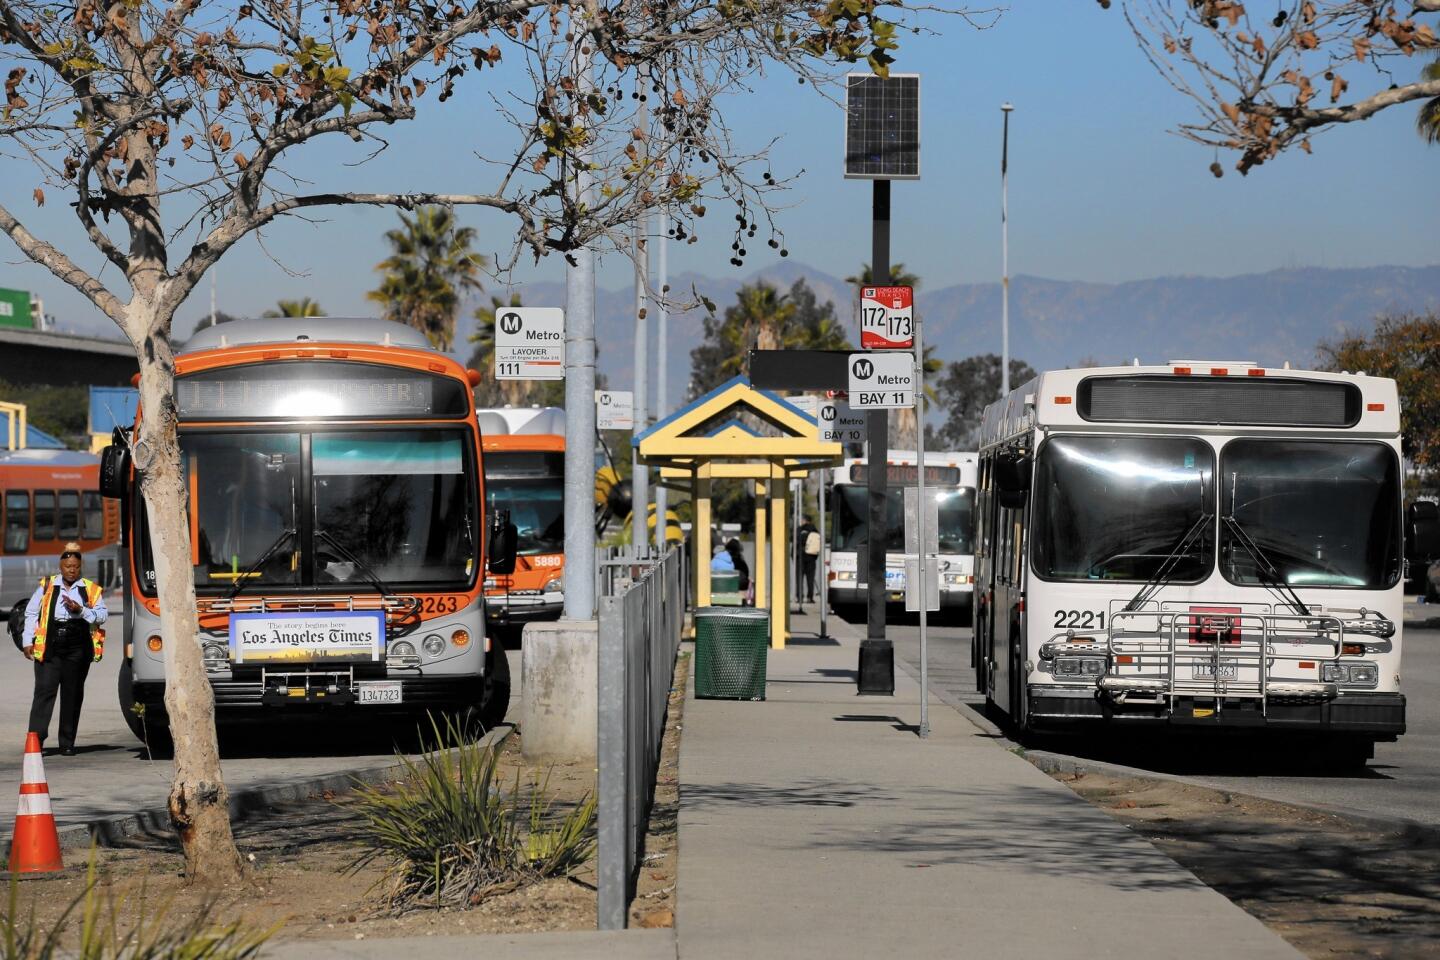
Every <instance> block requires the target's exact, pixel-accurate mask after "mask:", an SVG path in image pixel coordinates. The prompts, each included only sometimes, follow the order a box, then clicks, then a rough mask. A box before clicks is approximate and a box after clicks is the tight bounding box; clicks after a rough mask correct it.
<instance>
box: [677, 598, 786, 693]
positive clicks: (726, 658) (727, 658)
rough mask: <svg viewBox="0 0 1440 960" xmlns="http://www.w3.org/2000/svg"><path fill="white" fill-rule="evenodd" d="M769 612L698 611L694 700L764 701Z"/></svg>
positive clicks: (746, 609)
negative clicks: (695, 698)
mask: <svg viewBox="0 0 1440 960" xmlns="http://www.w3.org/2000/svg"><path fill="white" fill-rule="evenodd" d="M769 649H770V611H768V610H761V609H757V608H755V607H701V608H700V609H699V610H696V611H695V696H696V697H697V698H699V699H701V700H764V699H765V660H766V655H767V651H768V650H769Z"/></svg>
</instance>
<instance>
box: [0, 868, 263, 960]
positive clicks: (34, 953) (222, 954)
mask: <svg viewBox="0 0 1440 960" xmlns="http://www.w3.org/2000/svg"><path fill="white" fill-rule="evenodd" d="M19 886H20V885H19V882H18V880H17V879H16V878H15V877H13V876H12V877H11V879H10V895H9V899H8V903H7V909H6V911H5V913H4V915H3V916H0V960H121V958H124V960H252V958H254V957H257V956H259V953H260V950H261V948H262V947H263V946H264V945H265V943H266V941H268V940H269V939H270V938H271V937H272V936H274V935H275V932H276V930H277V929H278V927H272V928H270V929H267V930H258V929H255V928H251V927H248V926H246V925H245V924H244V923H242V922H241V921H238V920H237V921H233V922H230V923H216V922H215V921H214V920H213V919H211V917H212V914H213V913H214V912H215V909H216V907H217V902H216V901H214V900H212V901H210V902H208V903H207V904H206V905H205V906H203V907H202V908H201V909H200V910H198V911H196V912H195V914H194V915H193V916H190V917H188V918H184V919H179V920H177V919H175V918H174V917H173V916H172V915H171V913H170V907H171V901H170V900H166V901H165V902H164V903H162V904H160V906H159V907H157V908H154V909H153V911H152V909H151V907H150V904H149V901H148V899H147V897H146V888H145V885H144V884H143V883H142V884H141V886H140V890H139V893H138V895H137V896H136V897H135V898H133V900H132V898H131V897H130V896H128V895H126V894H121V895H119V896H117V895H116V894H115V893H114V892H113V891H112V890H111V889H109V887H102V885H101V884H100V883H99V882H98V881H97V878H96V875H95V860H94V857H93V855H92V857H91V860H90V867H89V870H88V871H87V872H86V875H85V886H84V888H83V889H82V890H81V891H80V893H79V894H78V895H77V896H76V897H75V899H74V900H72V901H70V903H69V905H68V906H66V908H65V910H64V912H63V913H61V914H60V916H59V917H58V918H57V919H56V920H55V921H54V922H53V923H52V924H50V925H49V926H48V927H46V926H43V925H41V924H40V923H39V921H37V920H36V917H35V904H34V903H33V902H32V903H31V904H30V910H29V912H28V914H26V915H25V916H23V917H22V916H21V914H20V911H19V909H18V907H19V902H18V901H19ZM135 901H138V902H135ZM132 915H133V916H134V920H133V922H132V921H129V920H122V919H121V918H122V916H132ZM77 919H78V920H79V924H80V929H79V942H78V944H76V943H74V942H73V941H74V937H73V936H72V931H71V928H72V925H73V924H74V923H75V921H76V920H77Z"/></svg>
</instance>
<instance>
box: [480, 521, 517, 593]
mask: <svg viewBox="0 0 1440 960" xmlns="http://www.w3.org/2000/svg"><path fill="white" fill-rule="evenodd" d="M518 538H519V531H517V530H516V529H515V524H513V523H511V522H510V511H509V510H496V511H495V513H494V514H493V515H492V516H491V518H490V543H489V546H488V549H487V550H486V557H487V564H488V565H489V569H490V572H491V573H493V574H495V575H497V576H501V577H506V576H509V575H510V574H512V573H514V572H515V543H516V540H517V539H518Z"/></svg>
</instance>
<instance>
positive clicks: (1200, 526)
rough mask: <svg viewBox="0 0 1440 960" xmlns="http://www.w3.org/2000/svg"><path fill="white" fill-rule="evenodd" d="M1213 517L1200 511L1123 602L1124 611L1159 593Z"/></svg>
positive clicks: (1138, 607)
mask: <svg viewBox="0 0 1440 960" xmlns="http://www.w3.org/2000/svg"><path fill="white" fill-rule="evenodd" d="M1202 495H1203V494H1202ZM1214 518H1215V515H1214V514H1213V513H1206V512H1204V511H1201V513H1200V516H1199V517H1197V518H1196V520H1195V522H1194V523H1193V524H1191V525H1190V529H1189V530H1186V531H1185V533H1184V535H1183V536H1181V537H1180V539H1179V540H1177V541H1176V542H1175V546H1174V547H1172V548H1171V549H1170V552H1169V553H1167V554H1166V555H1165V559H1164V560H1162V561H1161V562H1160V566H1158V567H1156V568H1155V572H1154V573H1152V574H1150V579H1148V580H1146V581H1145V582H1144V583H1143V584H1141V585H1140V590H1139V592H1138V593H1136V594H1135V596H1133V597H1131V598H1130V602H1129V603H1127V604H1125V610H1126V611H1131V610H1139V609H1140V608H1141V607H1143V606H1144V605H1145V603H1146V602H1147V601H1149V599H1150V598H1151V597H1153V596H1155V594H1157V593H1159V592H1160V590H1161V589H1162V588H1164V586H1165V585H1166V584H1167V583H1169V582H1170V581H1171V580H1173V579H1174V578H1175V573H1176V571H1178V570H1179V569H1180V560H1181V559H1182V558H1184V557H1187V556H1190V547H1191V545H1192V544H1193V543H1194V542H1195V541H1196V540H1198V539H1199V538H1200V532H1201V531H1202V530H1204V529H1205V528H1206V527H1207V526H1208V525H1209V523H1210V521H1211V520H1213V519H1214Z"/></svg>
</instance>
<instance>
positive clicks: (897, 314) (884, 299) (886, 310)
mask: <svg viewBox="0 0 1440 960" xmlns="http://www.w3.org/2000/svg"><path fill="white" fill-rule="evenodd" d="M914 303H915V291H914V290H913V289H912V288H910V287H861V288H860V348H861V349H862V350H910V349H913V348H914V346H915V327H914V324H913V322H912V320H913V317H914Z"/></svg>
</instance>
